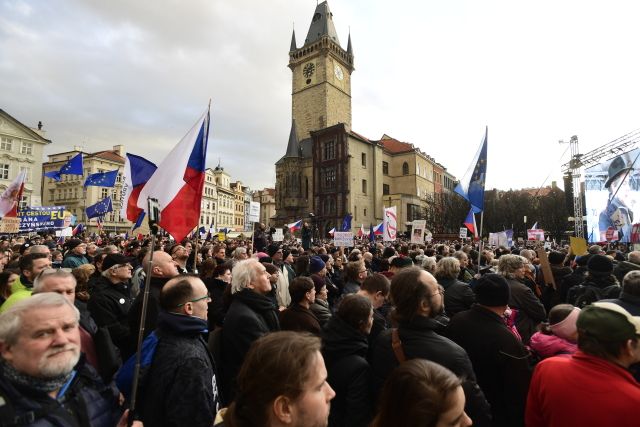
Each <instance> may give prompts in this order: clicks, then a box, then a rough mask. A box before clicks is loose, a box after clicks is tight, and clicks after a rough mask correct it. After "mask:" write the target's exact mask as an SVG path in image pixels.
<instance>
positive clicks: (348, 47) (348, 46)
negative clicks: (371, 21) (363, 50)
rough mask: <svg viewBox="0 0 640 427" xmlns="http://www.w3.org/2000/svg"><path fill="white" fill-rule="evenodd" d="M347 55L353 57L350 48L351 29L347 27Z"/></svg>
mask: <svg viewBox="0 0 640 427" xmlns="http://www.w3.org/2000/svg"><path fill="white" fill-rule="evenodd" d="M347 54H349V55H353V48H352V47H351V27H349V41H347Z"/></svg>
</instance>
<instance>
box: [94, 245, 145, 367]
mask: <svg viewBox="0 0 640 427" xmlns="http://www.w3.org/2000/svg"><path fill="white" fill-rule="evenodd" d="M131 271H132V268H131V264H129V263H128V261H127V258H126V257H125V256H124V255H122V254H118V253H115V254H109V255H107V256H106V257H105V258H104V261H103V262H102V277H100V278H99V279H98V280H97V281H96V282H95V286H94V290H93V293H92V295H91V299H89V304H88V307H89V312H90V313H91V316H92V317H93V319H94V320H95V321H96V324H97V325H98V326H99V327H106V328H107V329H108V330H109V333H110V334H111V339H112V340H113V343H114V344H115V345H116V347H118V348H119V349H120V353H121V354H122V357H123V359H124V358H126V357H128V356H129V355H131V354H132V353H133V351H134V349H133V346H132V343H133V340H131V338H130V336H129V335H130V334H129V321H128V314H129V309H130V308H131V302H132V300H131V290H130V279H131Z"/></svg>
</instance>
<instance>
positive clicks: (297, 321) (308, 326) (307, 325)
mask: <svg viewBox="0 0 640 427" xmlns="http://www.w3.org/2000/svg"><path fill="white" fill-rule="evenodd" d="M280 329H282V330H283V331H297V332H309V333H312V334H314V335H320V331H321V330H322V329H321V328H320V322H318V318H317V317H316V316H315V315H314V314H313V312H312V311H311V310H309V309H308V308H305V307H303V306H301V305H300V304H296V303H292V304H291V305H290V306H289V308H287V309H286V310H283V311H281V312H280Z"/></svg>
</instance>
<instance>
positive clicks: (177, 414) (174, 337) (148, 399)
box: [138, 311, 218, 427]
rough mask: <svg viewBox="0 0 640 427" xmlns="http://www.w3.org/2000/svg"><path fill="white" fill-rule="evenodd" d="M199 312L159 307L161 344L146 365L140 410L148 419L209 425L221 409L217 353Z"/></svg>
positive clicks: (151, 422)
mask: <svg viewBox="0 0 640 427" xmlns="http://www.w3.org/2000/svg"><path fill="white" fill-rule="evenodd" d="M206 327H207V322H206V321H205V320H203V319H199V318H197V317H190V316H185V315H181V314H174V313H167V312H164V311H162V312H160V314H159V316H158V328H157V329H156V334H157V336H158V345H157V347H156V351H155V353H154V356H153V362H152V363H151V366H150V367H149V370H148V371H147V374H146V376H145V381H144V384H143V388H142V392H141V393H140V403H139V407H138V408H139V410H140V415H141V419H142V421H143V423H144V425H149V426H167V427H168V426H184V425H188V426H194V427H197V426H202V427H207V426H211V424H212V421H213V419H214V418H215V416H216V412H217V410H218V389H217V382H216V376H215V374H214V373H215V365H214V362H213V358H212V357H211V354H210V353H209V350H208V349H207V343H206V342H205V340H204V339H203V336H202V333H203V332H204V330H206Z"/></svg>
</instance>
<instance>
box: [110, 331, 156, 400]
mask: <svg viewBox="0 0 640 427" xmlns="http://www.w3.org/2000/svg"><path fill="white" fill-rule="evenodd" d="M159 341H160V339H159V338H158V336H157V335H156V331H153V332H151V333H150V334H149V335H148V336H147V337H146V338H145V339H144V341H143V342H142V348H141V349H140V353H141V357H140V379H139V381H138V387H139V388H140V387H141V386H143V385H144V380H145V378H146V374H147V372H148V371H149V368H150V367H151V362H153V356H154V355H155V354H156V349H157V348H158V342H159ZM136 355H137V353H136V354H134V355H133V356H131V357H130V358H128V359H127V361H126V362H124V364H123V365H122V367H121V368H120V369H119V370H118V373H117V374H116V386H118V389H119V390H120V392H121V393H122V395H123V396H124V398H125V399H126V400H127V402H129V401H130V399H131V393H132V392H133V390H132V388H133V375H134V373H135V370H136Z"/></svg>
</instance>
